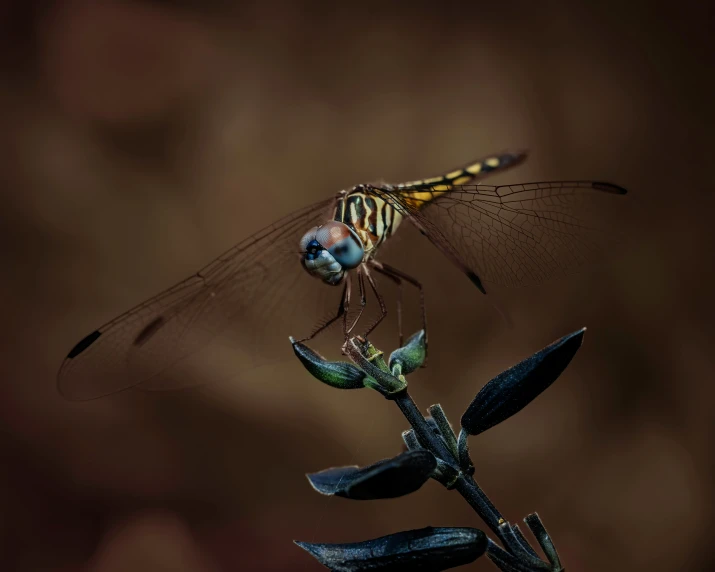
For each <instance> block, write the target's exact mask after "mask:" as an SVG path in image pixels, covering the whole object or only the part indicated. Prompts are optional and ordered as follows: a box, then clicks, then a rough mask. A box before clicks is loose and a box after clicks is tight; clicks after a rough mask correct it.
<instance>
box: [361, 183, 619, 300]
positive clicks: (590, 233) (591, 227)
mask: <svg viewBox="0 0 715 572" xmlns="http://www.w3.org/2000/svg"><path fill="white" fill-rule="evenodd" d="M371 192H373V193H374V194H375V195H377V196H379V197H381V198H383V199H384V200H387V201H389V202H390V203H391V204H392V205H393V206H394V207H395V208H396V209H397V210H399V211H400V212H401V213H403V215H405V216H406V217H407V218H408V219H410V220H411V222H413V223H414V224H415V225H416V226H417V227H418V229H419V230H420V231H421V232H422V233H423V234H425V235H426V236H427V237H428V238H429V240H430V241H432V243H434V244H435V245H436V246H437V247H438V248H439V249H440V250H441V251H442V252H443V253H444V254H445V255H446V256H447V257H448V258H450V259H451V260H452V262H454V263H455V264H457V265H458V266H459V267H460V268H461V269H462V270H463V271H464V272H465V273H466V274H467V275H468V276H469V277H470V278H471V279H472V281H473V282H474V283H475V284H476V285H477V286H478V287H479V288H480V289H481V290H482V291H484V288H483V286H482V284H481V280H480V278H482V279H484V280H486V281H489V282H494V283H497V284H501V285H505V286H522V285H527V284H536V283H540V282H542V281H544V280H547V279H549V278H551V277H552V276H555V275H559V274H569V273H571V272H573V271H575V270H576V269H577V268H579V267H580V266H582V265H583V264H584V263H587V262H590V261H593V260H594V259H597V258H598V257H599V255H601V254H602V253H603V252H604V251H605V250H606V249H607V248H608V247H609V246H610V245H612V244H613V243H614V241H615V240H616V239H617V238H618V233H617V232H616V231H615V230H614V229H613V227H614V226H615V225H614V224H613V222H614V218H615V217H614V215H615V214H616V213H617V212H618V207H619V206H620V203H619V200H618V199H619V197H618V195H624V194H625V193H626V190H625V189H623V188H621V187H619V186H617V185H613V184H610V183H600V182H594V181H571V182H564V181H558V182H542V183H525V184H518V185H501V186H492V185H482V184H478V185H451V186H449V188H445V186H444V185H440V186H438V187H435V186H432V185H422V186H412V187H410V188H406V189H401V188H399V187H395V188H387V189H380V188H373V189H371Z"/></svg>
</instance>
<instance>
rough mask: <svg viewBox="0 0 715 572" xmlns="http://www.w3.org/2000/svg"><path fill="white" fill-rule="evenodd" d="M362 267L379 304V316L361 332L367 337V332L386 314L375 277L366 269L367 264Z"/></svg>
mask: <svg viewBox="0 0 715 572" xmlns="http://www.w3.org/2000/svg"><path fill="white" fill-rule="evenodd" d="M362 268H363V269H364V272H365V276H366V277H367V281H368V282H369V283H370V287H371V288H372V291H373V292H374V293H375V297H376V298H377V301H378V303H379V304H380V317H379V318H378V319H377V320H375V322H374V323H373V324H372V325H371V326H370V327H369V328H368V329H367V330H366V331H365V333H364V334H363V337H364V338H367V336H368V334H369V333H370V332H372V331H373V330H374V329H375V328H377V326H378V324H379V323H380V322H382V321H383V320H384V319H385V316H387V305H386V304H385V300H383V299H382V296H380V292H379V291H378V289H377V284H376V283H375V279H374V278H373V277H372V274H371V273H370V271H369V270H368V268H367V265H365V264H363V265H362Z"/></svg>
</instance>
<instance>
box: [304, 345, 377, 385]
mask: <svg viewBox="0 0 715 572" xmlns="http://www.w3.org/2000/svg"><path fill="white" fill-rule="evenodd" d="M290 341H291V344H293V351H294V352H295V355H296V356H298V359H299V360H300V361H301V363H302V364H303V366H304V367H305V369H307V370H308V371H309V372H310V374H311V375H312V376H313V377H315V378H316V379H318V380H320V381H322V382H323V383H326V384H327V385H330V386H332V387H337V388H338V389H359V388H361V387H365V385H364V383H363V382H364V380H365V378H366V377H367V376H366V375H365V374H364V373H363V372H362V371H360V370H359V369H358V368H357V367H355V366H354V365H353V364H351V363H348V362H344V361H327V360H326V359H324V358H323V357H322V356H320V355H319V354H317V353H316V352H314V351H313V350H311V349H310V348H309V347H308V346H306V345H304V344H301V343H300V342H296V341H295V340H293V338H290Z"/></svg>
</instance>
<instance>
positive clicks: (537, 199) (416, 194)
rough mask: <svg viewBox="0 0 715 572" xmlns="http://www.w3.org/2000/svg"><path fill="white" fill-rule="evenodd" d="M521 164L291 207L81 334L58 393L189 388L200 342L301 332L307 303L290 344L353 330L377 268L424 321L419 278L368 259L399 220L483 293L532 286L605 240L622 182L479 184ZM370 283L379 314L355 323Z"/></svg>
mask: <svg viewBox="0 0 715 572" xmlns="http://www.w3.org/2000/svg"><path fill="white" fill-rule="evenodd" d="M525 159H526V152H523V151H516V152H501V153H496V154H492V155H489V156H486V157H483V158H480V159H478V160H475V161H471V162H470V163H468V164H466V165H463V166H461V167H459V168H455V169H453V170H451V171H449V172H447V173H446V174H443V175H440V176H436V177H431V178H427V179H421V180H415V181H410V182H405V183H399V184H389V183H384V182H380V183H370V184H359V185H356V186H354V187H352V188H349V189H346V190H343V191H340V192H339V193H337V194H334V195H332V196H331V197H330V198H328V199H325V200H321V201H318V202H317V203H314V204H311V205H309V206H306V207H304V208H302V209H300V210H297V211H295V212H293V213H292V214H289V215H288V216H285V217H284V218H281V219H280V220H278V221H277V222H274V223H273V224H271V225H270V226H268V227H266V228H264V229H263V230H261V231H259V232H257V233H255V234H253V235H251V236H249V237H248V238H245V239H244V240H243V241H241V242H239V243H238V244H236V245H235V246H234V247H233V248H231V249H230V250H228V251H226V252H224V253H223V254H221V255H220V256H218V257H217V258H216V259H215V260H213V261H212V262H210V263H209V264H208V265H206V266H205V267H204V268H202V269H201V270H199V271H198V272H196V273H195V274H193V275H192V276H190V277H188V278H186V279H185V280H182V281H181V282H179V283H178V284H175V285H174V286H172V287H171V288H168V289H167V290H165V291H163V292H161V293H160V294H158V295H156V296H154V297H152V298H150V299H149V300H147V301H145V302H143V303H141V304H139V305H137V306H135V307H134V308H132V309H130V310H128V311H126V312H124V313H123V314H121V315H120V316H118V317H116V318H114V319H113V320H111V321H109V322H107V323H105V324H104V325H103V326H101V327H100V328H98V329H96V330H94V331H92V332H91V333H90V334H88V335H87V336H85V337H84V338H82V339H81V340H80V341H79V342H78V343H77V344H76V345H75V346H74V347H73V348H72V349H71V350H70V351H69V353H68V354H67V356H66V358H65V359H64V361H63V363H62V365H61V367H60V369H59V372H58V374H57V387H58V390H59V391H60V393H61V394H62V395H64V396H65V397H67V398H68V399H71V400H86V399H95V398H98V397H103V396H106V395H110V394H114V393H116V392H119V391H123V390H126V389H129V388H132V387H136V386H138V387H140V388H144V389H149V390H151V389H171V388H173V387H174V386H175V385H180V384H182V383H187V384H189V385H191V384H192V383H191V382H186V381H180V382H177V381H176V379H179V378H181V376H182V372H184V371H189V370H190V369H191V367H196V366H195V365H194V364H195V363H199V364H203V365H205V363H206V362H207V361H208V362H210V360H211V357H210V355H211V354H210V353H206V351H207V348H210V347H212V345H215V344H216V343H217V342H216V340H217V338H219V337H221V336H223V335H225V334H226V333H227V332H230V331H232V330H233V328H235V327H236V326H238V329H239V330H240V331H241V332H242V335H243V337H244V338H245V339H246V340H247V343H249V344H251V343H252V345H253V347H257V348H258V349H259V350H264V349H268V348H269V347H273V345H274V344H271V343H269V338H276V339H282V340H283V341H285V337H286V336H288V335H289V334H293V331H291V330H289V327H293V324H294V322H293V321H292V319H293V317H294V316H297V318H298V321H297V322H295V323H302V324H303V327H304V324H305V319H306V317H305V313H306V312H309V310H310V309H311V308H312V307H313V306H314V302H315V300H316V299H317V300H319V305H321V307H322V306H325V304H327V305H329V306H331V307H332V311H331V314H329V315H321V320H320V321H318V322H317V324H315V322H314V324H315V325H314V327H313V328H312V329H311V330H310V331H307V332H306V334H307V335H306V336H305V337H304V338H303V339H302V340H301V341H306V340H308V339H312V338H313V337H315V336H317V335H318V334H320V333H321V332H322V331H324V330H326V329H328V328H329V327H331V326H332V325H333V324H334V323H336V322H338V323H340V322H342V330H343V335H344V338H345V340H347V339H348V337H349V336H351V335H354V333H355V332H358V331H359V332H360V335H362V336H363V337H366V336H367V335H369V334H370V333H371V332H373V331H374V329H375V328H376V327H377V325H378V324H379V323H380V322H381V321H382V320H383V319H384V317H385V316H386V315H387V313H388V308H387V304H386V303H385V301H384V297H383V296H382V295H381V290H380V288H379V287H378V284H377V281H376V276H380V277H382V278H384V279H387V280H389V281H390V282H391V283H394V284H395V285H396V286H397V287H398V289H400V290H399V291H400V292H401V288H402V286H403V285H409V286H411V287H414V288H416V289H417V291H418V292H419V296H420V300H421V309H422V321H423V327H424V328H425V330H426V326H427V324H426V320H427V319H426V311H425V303H424V300H425V294H424V289H423V286H422V284H421V282H420V281H419V280H417V279H416V278H414V277H412V276H411V275H409V274H407V273H405V272H403V271H401V270H400V269H398V268H397V267H395V266H392V265H388V264H386V263H385V262H383V261H382V260H381V259H379V258H378V253H379V252H381V250H382V248H383V245H384V244H385V243H387V242H388V241H390V240H391V238H392V237H393V236H394V235H395V233H396V232H397V231H398V229H400V228H401V227H402V226H403V225H404V224H406V223H407V224H411V225H413V226H414V227H416V228H417V230H418V231H419V232H420V233H421V234H422V235H424V237H426V238H427V240H428V241H429V242H431V243H432V244H433V245H434V246H435V247H436V248H437V249H438V250H439V251H440V252H441V253H442V254H443V255H444V256H445V257H446V258H447V259H448V260H449V261H450V262H451V263H453V264H454V265H456V267H457V268H458V269H459V270H461V271H462V272H463V274H464V275H465V276H466V277H467V278H468V279H469V280H471V282H472V283H473V284H474V286H476V288H477V289H478V290H479V291H480V292H482V293H483V294H486V293H487V291H486V287H485V282H487V283H495V284H500V285H504V286H523V285H529V284H538V283H541V282H543V281H545V280H547V279H549V278H551V277H553V276H555V275H559V274H562V275H563V274H569V273H571V272H573V271H575V270H576V269H578V268H580V267H582V266H583V265H584V264H585V263H588V262H591V261H593V260H594V259H595V258H596V257H598V256H600V255H601V254H603V253H604V252H605V251H607V250H608V248H609V246H611V245H612V238H613V236H612V233H611V232H610V231H609V229H608V228H607V227H606V226H605V225H604V222H606V219H604V216H607V214H608V213H609V212H610V211H609V209H610V208H611V206H612V204H613V203H612V201H614V200H616V201H620V199H619V198H618V197H620V196H621V195H625V194H626V190H625V189H624V188H623V187H621V186H618V185H616V184H613V183H607V182H599V181H551V182H535V183H521V184H511V185H498V186H493V185H485V184H483V183H482V182H481V180H482V179H483V178H484V177H487V176H489V175H492V174H495V173H498V172H502V171H505V170H506V169H509V168H511V167H515V166H517V165H519V164H521V163H522V162H523V161H524V160H525ZM604 213H605V215H604ZM414 248H417V246H414ZM420 248H421V246H420ZM369 292H371V294H370V296H373V295H374V296H375V298H376V300H377V301H378V305H379V316H378V317H377V318H376V319H373V320H372V321H371V322H370V323H369V324H368V325H365V324H364V323H363V322H364V321H363V322H361V319H362V314H363V310H364V309H365V307H366V305H367V302H366V300H367V297H368V293H369ZM399 300H401V297H400V298H398V303H399ZM397 310H398V311H397V314H398V321H400V320H401V309H400V307H399V306H398V308H397ZM326 316H327V317H326ZM348 316H350V318H348ZM313 319H315V318H313ZM359 324H361V325H360V326H359V327H360V330H358V325H359ZM401 337H402V332H401V324H400V338H401ZM281 347H282V348H283V349H285V343H283V345H282V346H281ZM202 356H203V358H202ZM202 359H203V361H202ZM196 360H198V361H196ZM189 365H191V367H189ZM203 365H202V366H200V367H203ZM192 375H194V374H192Z"/></svg>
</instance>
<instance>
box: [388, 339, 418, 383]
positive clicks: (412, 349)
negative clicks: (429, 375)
mask: <svg viewBox="0 0 715 572" xmlns="http://www.w3.org/2000/svg"><path fill="white" fill-rule="evenodd" d="M426 355H427V352H426V348H425V331H424V330H420V331H419V332H417V333H416V334H414V335H413V336H411V337H410V339H409V340H407V343H406V344H405V345H404V346H402V347H401V348H399V349H396V350H395V351H394V352H392V354H391V355H390V362H389V367H390V371H392V372H394V371H395V369H394V368H395V366H396V365H399V370H398V371H397V372H396V375H399V374H402V375H409V374H410V373H412V372H413V371H415V370H416V369H419V368H420V367H422V364H423V363H424V361H425V357H426Z"/></svg>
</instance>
